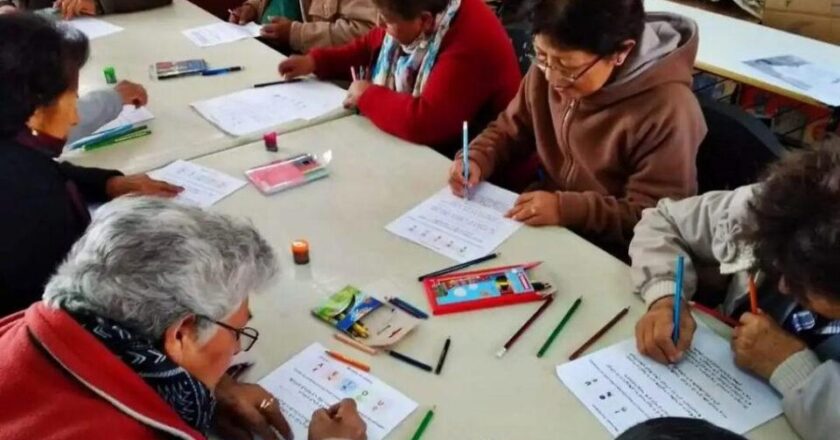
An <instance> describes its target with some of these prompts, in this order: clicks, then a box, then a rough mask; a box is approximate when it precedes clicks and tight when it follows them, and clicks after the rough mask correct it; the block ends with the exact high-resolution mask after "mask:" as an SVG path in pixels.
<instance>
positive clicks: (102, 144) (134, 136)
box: [84, 128, 152, 151]
mask: <svg viewBox="0 0 840 440" xmlns="http://www.w3.org/2000/svg"><path fill="white" fill-rule="evenodd" d="M150 134H152V130H149V129H147V128H146V129H141V130H137V131H131V132H130V133H126V134H124V135H122V136H119V137H116V138H113V139H108V140H105V141H102V142H97V143H94V144H88V145H85V147H84V148H85V151H90V150H95V149H97V148H102V147H107V146H109V145H114V144H117V143H120V142H125V141H130V140H132V139H137V138H139V137H143V136H148V135H150Z"/></svg>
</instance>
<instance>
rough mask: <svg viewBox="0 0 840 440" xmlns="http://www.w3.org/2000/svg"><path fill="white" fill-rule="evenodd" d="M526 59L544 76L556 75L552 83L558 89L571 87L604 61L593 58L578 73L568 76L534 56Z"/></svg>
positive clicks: (544, 60)
mask: <svg viewBox="0 0 840 440" xmlns="http://www.w3.org/2000/svg"><path fill="white" fill-rule="evenodd" d="M528 58H529V59H530V60H531V63H533V64H534V65H536V66H537V68H538V69H540V70H541V71H542V72H543V73H545V74H546V76H547V77H548V76H550V74H551V73H555V74H557V81H555V82H554V85H557V86H560V87H571V86H572V85H574V84H575V83H576V82H577V81H578V80H579V79H581V78H583V76H584V75H586V74H587V73H589V71H590V70H591V69H592V68H593V67H595V65H596V64H598V62H599V61H601V60H602V59H604V57H600V56H599V57H598V58H595V60H594V61H592V62H591V63H589V65H587V66H586V67H584V68H583V70H581V71H580V72H578V73H573V74H569V73H567V71H563V70H561V69H560V68H558V67H557V66H552V65H550V64H548V63H547V62H546V59H544V58H540V57H539V56H537V55H536V54H530V55H528Z"/></svg>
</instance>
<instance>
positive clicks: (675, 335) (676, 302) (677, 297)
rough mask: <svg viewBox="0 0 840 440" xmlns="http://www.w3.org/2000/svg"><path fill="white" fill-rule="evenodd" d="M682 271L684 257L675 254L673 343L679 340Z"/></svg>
mask: <svg viewBox="0 0 840 440" xmlns="http://www.w3.org/2000/svg"><path fill="white" fill-rule="evenodd" d="M683 272H685V257H683V256H682V255H677V277H676V278H677V279H676V281H675V282H676V285H677V286H676V288H675V289H674V290H675V291H674V332H673V333H671V340H672V341H674V345H676V344H677V342H678V341H679V340H680V316H681V314H680V311H681V310H680V307H681V306H682V293H683Z"/></svg>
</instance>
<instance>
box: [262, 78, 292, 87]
mask: <svg viewBox="0 0 840 440" xmlns="http://www.w3.org/2000/svg"><path fill="white" fill-rule="evenodd" d="M301 81H303V78H294V79H281V80H280V81H271V82H264V83H259V84H254V88H255V89H259V88H261V87H268V86H276V85H279V84H291V83H296V82H301Z"/></svg>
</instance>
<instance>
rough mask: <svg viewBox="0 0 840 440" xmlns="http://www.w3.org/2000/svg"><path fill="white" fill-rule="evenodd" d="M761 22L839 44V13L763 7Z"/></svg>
mask: <svg viewBox="0 0 840 440" xmlns="http://www.w3.org/2000/svg"><path fill="white" fill-rule="evenodd" d="M773 1H785V0H773ZM792 1H797V0H792ZM818 1H819V0H818ZM835 1H837V0H835ZM762 22H763V24H764V25H766V26H770V27H772V28H776V29H781V30H783V31H787V32H792V33H794V34H799V35H802V36H805V37H810V38H814V39H816V40H820V41H825V42H827V43H832V44H840V15H836V16H832V15H816V14H808V13H801V12H789V11H779V10H774V9H765V11H764V17H763V19H762Z"/></svg>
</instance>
